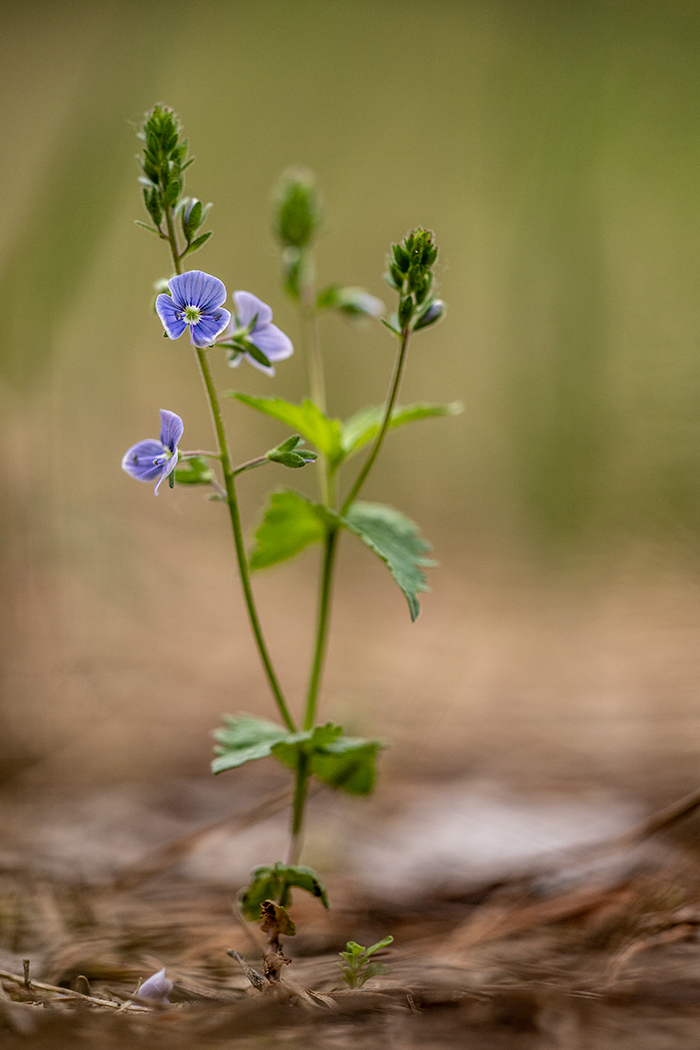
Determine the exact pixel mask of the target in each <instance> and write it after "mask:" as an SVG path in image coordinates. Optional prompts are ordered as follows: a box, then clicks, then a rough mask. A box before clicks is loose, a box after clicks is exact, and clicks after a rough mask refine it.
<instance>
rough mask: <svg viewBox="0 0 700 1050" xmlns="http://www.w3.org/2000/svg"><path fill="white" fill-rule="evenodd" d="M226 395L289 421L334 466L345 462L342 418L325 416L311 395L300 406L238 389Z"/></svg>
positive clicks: (284, 421) (273, 416)
mask: <svg viewBox="0 0 700 1050" xmlns="http://www.w3.org/2000/svg"><path fill="white" fill-rule="evenodd" d="M224 396H225V397H235V398H236V399H237V400H238V401H240V402H241V404H244V405H248V406H249V407H250V408H254V409H256V411H258V412H263V413H264V414H265V415H267V416H272V418H273V419H279V420H280V421H281V422H282V423H287V424H288V425H289V426H290V427H293V428H294V429H295V430H298V431H299V433H300V434H303V436H304V437H305V438H306V440H307V441H310V442H311V443H312V444H314V445H315V446H316V448H318V449H319V450H320V451H321V452H323V454H324V455H325V456H326V457H327V459H328V461H329V463H330V464H331V466H332V467H336V466H337V465H338V464H339V463H340V462H341V461H342V459H343V446H342V443H341V439H340V426H341V424H340V420H339V419H331V418H329V417H328V416H326V415H324V413H323V412H322V411H321V410H320V408H317V406H316V405H315V404H314V402H313V401H310V400H308V398H307V399H306V400H305V401H303V402H302V403H301V404H300V405H295V404H294V403H293V402H291V401H283V400H282V399H281V398H275V397H250V396H249V395H248V394H239V393H237V392H236V391H235V390H229V391H227V392H226V393H225V394H224Z"/></svg>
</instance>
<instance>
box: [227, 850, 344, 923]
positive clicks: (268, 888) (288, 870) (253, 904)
mask: <svg viewBox="0 0 700 1050" xmlns="http://www.w3.org/2000/svg"><path fill="white" fill-rule="evenodd" d="M289 887H292V888H296V889H300V890H305V891H306V892H307V893H310V894H311V895H312V897H317V898H318V899H319V900H320V901H321V904H322V905H323V907H324V908H328V895H327V893H326V887H325V886H324V885H323V883H322V882H321V880H320V879H319V877H318V876H317V875H316V872H315V871H314V870H313V868H307V867H302V866H294V865H289V864H282V862H281V861H278V862H277V863H276V864H275V865H273V866H272V867H269V866H266V867H261V868H256V869H255V871H254V872H253V876H252V881H251V883H250V885H249V886H247V887H246V888H245V889H244V890H243V891H242V893H241V895H240V897H239V904H240V908H241V911H242V912H243V914H244V915H245V916H246V917H247V918H248V919H259V918H260V905H261V904H262V903H263V901H266V900H274V899H275V898H280V897H282V896H283V895H284V893H285V890H286V889H287V888H289Z"/></svg>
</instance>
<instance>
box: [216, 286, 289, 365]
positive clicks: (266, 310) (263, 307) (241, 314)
mask: <svg viewBox="0 0 700 1050" xmlns="http://www.w3.org/2000/svg"><path fill="white" fill-rule="evenodd" d="M233 302H234V304H235V307H236V313H235V316H234V317H233V318H232V320H231V321H230V323H229V324H228V326H227V327H226V329H225V330H224V331H223V332H222V333H221V335H220V336H219V337H218V339H217V342H219V343H224V342H228V341H229V340H232V339H233V340H234V341H235V338H236V335H237V334H238V335H240V334H241V332H242V331H243V330H246V329H249V331H247V334H246V335H245V338H246V339H247V340H248V342H249V343H252V344H253V345H254V346H257V347H258V349H259V350H262V352H263V353H264V355H265V357H266V358H267V359H268V361H270V362H273V361H284V360H286V359H287V358H288V357H291V356H292V354H293V353H294V346H293V345H292V340H291V339H290V338H289V336H288V335H285V334H284V332H283V331H282V329H281V328H278V327H277V325H276V324H272V309H271V308H270V307H269V306H268V305H267V303H264V302H263V301H262V299H258V297H257V295H253V293H252V292H234V293H233ZM251 326H252V327H251ZM244 357H245V358H246V360H248V361H250V363H251V365H253V366H254V367H255V368H259V369H260V371H261V372H265V373H266V374H267V375H271V376H273V375H274V374H275V370H274V368H273V367H272V365H270V367H269V368H268V367H267V365H263V364H262V363H261V362H260V361H256V360H255V358H254V357H252V356H251V354H247V353H241V354H238V355H236V356H233V357H232V358H231V359H230V360H229V364H230V365H231V366H232V367H233V368H236V367H237V366H238V365H239V364H240V363H241V361H242V360H243V358H244Z"/></svg>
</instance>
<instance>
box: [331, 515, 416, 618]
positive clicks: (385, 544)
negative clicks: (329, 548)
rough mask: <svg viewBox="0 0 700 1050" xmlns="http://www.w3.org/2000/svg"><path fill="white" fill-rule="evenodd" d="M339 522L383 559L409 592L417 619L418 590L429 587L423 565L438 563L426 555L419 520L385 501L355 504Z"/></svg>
mask: <svg viewBox="0 0 700 1050" xmlns="http://www.w3.org/2000/svg"><path fill="white" fill-rule="evenodd" d="M338 521H339V522H340V524H342V525H344V526H345V528H347V529H349V530H350V532H354V534H355V535H356V536H358V537H359V539H361V540H362V542H363V543H365V544H366V545H367V546H368V547H369V548H370V550H372V551H374V553H375V554H377V555H378V556H379V557H380V558H381V559H382V561H383V562H384V564H385V565H386V567H387V568H388V570H389V572H390V573H391V575H392V576H393V577H394V579H395V580H396V582H397V583H398V585H399V587H400V588H401V590H402V591H403V593H404V594H405V596H406V600H407V602H408V608H409V611H410V613H411V620H415V619H416V617H417V616H418V613H419V612H420V604H419V602H418V593H419V592H420V591H427V590H428V585H427V582H426V578H425V573H424V572H423V571H422V568H423V567H427V566H429V565H434V564H435V562H434V561H432V560H431V559H430V558H426V557H425V554H426V553H427V552H428V551H429V550H430V544H429V543H428V542H427V540H424V539H423V537H422V536H421V535H420V534H419V531H418V526H417V525H416V524H415V522H413V521H411V520H410V518H407V517H406V516H405V515H404V514H401V513H400V511H398V510H394V508H393V507H387V506H385V505H384V504H382V503H353V505H352V506H351V507H350V509H349V511H348V512H347V514H346V515H345V517H344V518H340V517H339V518H338Z"/></svg>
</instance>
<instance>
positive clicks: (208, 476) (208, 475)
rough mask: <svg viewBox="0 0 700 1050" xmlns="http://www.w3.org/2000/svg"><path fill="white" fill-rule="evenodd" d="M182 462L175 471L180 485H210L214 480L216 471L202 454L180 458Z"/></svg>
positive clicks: (176, 479)
mask: <svg viewBox="0 0 700 1050" xmlns="http://www.w3.org/2000/svg"><path fill="white" fill-rule="evenodd" d="M180 463H181V466H180V465H178V466H177V467H176V468H175V470H174V471H173V474H174V475H175V481H176V482H177V483H178V485H209V484H211V482H212V481H213V480H214V471H213V470H212V469H211V467H210V466H209V464H208V463H207V461H206V459H204V458H203V457H202V456H195V457H194V459H184V460H180Z"/></svg>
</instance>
